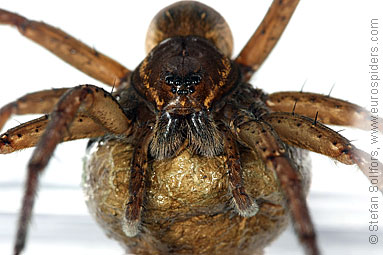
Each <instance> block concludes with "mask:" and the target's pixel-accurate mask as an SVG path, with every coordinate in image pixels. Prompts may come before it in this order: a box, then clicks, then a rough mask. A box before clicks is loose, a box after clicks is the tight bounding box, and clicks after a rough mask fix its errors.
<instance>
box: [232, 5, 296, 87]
mask: <svg viewBox="0 0 383 255" xmlns="http://www.w3.org/2000/svg"><path fill="white" fill-rule="evenodd" d="M298 2H299V0H274V1H273V3H272V4H271V6H270V8H269V10H268V12H267V14H266V16H265V17H264V18H263V20H262V23H261V24H260V25H259V26H258V28H257V30H256V31H255V32H254V34H253V35H252V36H251V38H250V40H249V41H248V42H247V44H246V45H245V47H244V48H243V49H242V50H241V52H240V53H239V55H238V56H237V58H236V59H235V62H237V63H238V64H240V66H241V67H242V68H241V69H242V74H243V77H244V78H243V81H248V80H250V78H251V76H252V75H253V74H254V72H256V71H257V70H258V69H259V67H260V66H261V65H262V63H263V62H264V61H265V59H266V58H267V56H268V55H269V54H270V52H271V51H272V49H273V48H274V46H275V44H276V43H277V42H278V40H279V38H280V37H281V35H282V33H283V31H284V30H285V28H286V26H287V24H288V22H289V20H290V18H291V16H292V15H293V13H294V10H295V8H296V6H297V4H298Z"/></svg>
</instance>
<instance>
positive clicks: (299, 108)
mask: <svg viewBox="0 0 383 255" xmlns="http://www.w3.org/2000/svg"><path fill="white" fill-rule="evenodd" d="M295 5H296V3H295V2H284V1H276V2H275V3H274V4H273V6H272V7H271V8H272V10H274V11H277V12H278V11H279V12H280V13H283V15H282V16H281V17H278V15H276V16H275V17H274V19H275V20H276V21H278V22H277V24H273V23H267V24H269V26H270V27H268V26H266V28H263V29H261V30H260V32H258V34H257V33H255V35H254V36H253V37H252V39H253V40H255V41H256V42H258V43H254V42H252V41H250V42H249V44H248V45H247V46H246V47H245V48H244V50H243V51H242V53H241V54H240V55H239V56H238V57H237V58H236V59H235V60H233V61H232V60H230V59H229V57H230V52H231V40H230V36H229V35H230V34H229V32H228V31H229V30H228V28H227V27H226V25H225V23H224V21H223V19H222V18H221V17H220V16H219V15H218V14H217V13H215V12H214V11H213V10H211V9H209V8H208V7H206V6H203V5H200V4H198V3H188V2H185V3H183V4H176V5H174V6H172V7H168V9H166V10H164V11H162V12H161V13H160V14H159V15H158V16H157V17H156V18H155V21H154V22H153V23H152V24H153V25H152V26H153V27H152V28H151V30H150V31H154V32H153V34H151V35H150V34H149V36H148V38H149V40H148V43H147V44H148V51H149V55H148V57H147V58H146V59H145V60H144V61H143V62H142V63H141V64H140V65H139V66H138V67H137V68H136V69H135V70H134V71H133V72H130V71H129V70H128V69H126V68H124V67H122V66H121V65H119V64H118V63H115V62H114V61H112V60H110V59H108V58H106V57H105V56H104V55H102V54H100V53H98V52H94V51H93V50H92V49H90V48H85V50H84V52H81V50H80V46H83V45H82V44H81V43H80V42H78V41H76V40H74V39H73V38H69V37H67V35H62V34H60V33H59V31H57V30H56V29H54V28H51V27H46V26H45V25H43V24H41V23H33V22H29V21H27V20H25V19H24V18H23V17H20V16H17V15H15V14H12V13H8V12H6V11H2V12H0V21H1V22H2V23H9V24H13V25H16V26H18V27H19V28H20V30H21V32H25V33H26V35H27V36H29V37H32V38H33V31H43V35H44V34H45V32H47V31H48V30H49V32H51V31H53V32H54V36H57V37H58V40H57V38H55V39H56V40H57V41H54V40H51V41H50V42H48V44H47V45H44V42H43V41H40V42H39V43H40V44H43V46H45V47H47V48H50V46H54V45H50V44H51V43H52V44H54V43H59V44H60V45H63V46H66V47H63V48H64V49H59V50H58V52H54V53H55V54H57V55H59V56H60V57H62V58H63V59H65V60H66V61H68V62H70V63H71V64H72V65H74V66H76V67H78V68H80V69H81V70H83V71H84V72H86V73H88V74H90V75H93V76H95V77H96V78H97V79H99V80H101V81H103V82H105V83H107V84H109V85H115V87H116V89H117V91H116V92H114V93H113V94H110V93H108V92H106V91H104V90H102V89H100V88H97V87H95V86H92V85H84V86H78V87H75V88H73V89H60V90H55V91H43V92H37V93H34V94H30V95H28V96H26V97H24V98H22V99H21V100H19V101H16V102H13V103H10V104H9V105H7V106H5V107H3V108H2V110H1V116H0V117H1V118H0V120H1V122H5V121H6V120H7V119H8V118H9V116H10V115H11V114H24V113H30V112H33V113H46V114H49V115H47V116H44V117H42V118H40V119H37V120H34V121H31V122H28V123H26V124H23V125H21V126H19V127H16V128H14V129H11V130H9V131H8V132H6V133H4V134H3V135H2V136H1V144H0V146H1V152H2V153H9V152H12V151H14V150H18V149H22V148H26V147H31V146H34V145H36V144H37V140H38V139H40V142H39V143H38V144H37V148H36V151H35V153H34V156H33V157H32V160H31V162H30V164H29V168H28V171H29V178H28V181H27V192H26V195H25V199H24V202H23V210H22V214H21V217H20V223H19V231H18V238H17V242H16V246H15V253H16V254H18V253H19V252H20V251H21V249H22V248H23V245H24V242H25V240H24V237H25V233H26V228H27V226H28V222H29V220H30V217H31V208H32V204H33V201H34V193H35V189H36V185H37V177H38V175H39V174H38V173H39V172H40V171H41V170H42V169H44V167H45V165H46V163H47V161H48V159H49V157H50V155H51V154H52V152H53V150H54V148H55V146H56V145H57V143H59V142H61V141H67V140H72V139H80V138H92V142H91V143H90V147H92V146H93V147H97V149H98V150H97V151H96V152H94V153H93V154H92V156H91V158H90V159H89V161H88V164H87V168H86V173H87V174H88V183H87V185H88V190H87V192H88V194H90V197H92V198H94V200H93V201H88V203H89V206H90V209H91V211H93V212H94V214H95V216H96V218H97V220H98V221H99V222H101V224H102V225H103V226H104V228H105V229H106V230H107V231H108V232H109V233H113V234H112V235H113V237H114V238H116V239H117V240H119V241H120V242H123V243H124V244H125V245H126V246H127V247H129V248H131V249H132V251H133V252H135V253H142V254H145V253H155V252H161V253H172V252H173V253H181V252H184V253H202V252H207V253H209V254H212V253H220V254H222V253H223V252H227V253H229V254H232V253H239V252H242V253H254V252H258V253H260V252H261V251H262V249H263V246H260V245H259V243H264V244H263V245H265V243H268V242H270V241H271V240H272V239H273V238H274V237H275V236H276V235H277V234H278V233H279V232H280V228H281V226H280V225H285V223H286V217H287V216H286V215H287V209H286V208H289V209H290V211H291V215H292V217H293V220H294V221H295V223H296V225H295V226H296V231H297V234H298V236H299V237H300V239H301V241H302V243H303V244H304V246H305V247H306V248H307V253H309V254H318V248H317V246H316V241H315V234H314V230H313V228H312V224H311V221H310V217H309V215H308V210H307V207H306V204H305V193H306V189H307V185H306V182H307V177H306V176H305V173H306V171H307V169H306V168H305V165H304V162H303V161H305V155H304V154H305V153H304V152H303V151H302V150H300V149H298V148H303V149H307V150H312V151H316V152H319V153H322V154H325V155H327V156H330V157H333V158H335V159H337V160H339V161H341V162H343V163H347V164H357V165H358V166H359V167H360V168H361V169H362V170H364V171H365V170H366V167H368V160H369V158H368V156H367V155H366V154H365V153H363V152H362V151H360V150H358V149H356V148H355V147H353V146H352V145H351V143H350V142H349V141H348V140H347V139H345V138H344V137H342V136H341V135H339V134H338V133H336V132H334V131H332V130H330V129H328V128H326V127H325V126H324V125H322V124H321V123H325V124H338V125H350V126H356V127H359V128H365V127H364V124H363V123H364V122H365V121H366V120H367V119H368V117H369V115H368V113H367V112H366V111H364V110H363V109H361V108H359V107H357V106H355V105H352V104H350V103H347V102H344V101H341V100H337V99H332V98H327V97H324V96H321V95H316V94H310V93H300V92H294V93H291V94H289V93H274V94H271V95H267V94H265V93H264V92H262V91H260V90H257V89H254V88H252V87H251V86H250V85H249V84H247V83H246V81H247V80H248V79H249V78H250V77H251V75H252V74H253V72H254V71H255V70H256V69H257V68H258V67H259V65H260V64H262V62H263V60H264V58H265V57H266V56H267V54H268V52H269V51H270V50H271V49H272V47H273V44H271V45H267V46H266V49H265V51H266V52H267V53H266V55H265V56H260V53H258V52H260V51H257V50H256V47H258V46H257V45H262V44H259V42H263V41H267V42H271V41H275V37H279V35H280V33H281V31H282V30H283V28H284V26H285V25H286V24H287V21H288V19H289V16H290V15H291V14H292V12H293V10H294V8H295ZM180 13H182V15H181V14H180ZM177 15H179V16H177ZM193 15H194V16H193ZM273 15H275V13H274V14H273V12H270V14H269V15H267V16H266V18H265V20H267V19H273ZM169 17H171V19H173V20H177V21H180V22H174V24H177V26H178V27H172V25H173V23H169V21H167V19H169ZM182 17H192V19H191V20H195V21H196V23H195V24H201V23H203V22H202V21H206V24H207V25H206V26H205V27H204V26H201V27H198V26H196V25H195V24H194V25H195V27H196V28H194V27H193V26H191V24H190V23H185V22H182V21H183V18H182ZM209 18H211V20H208V19H209ZM171 19H170V20H171ZM188 22H189V20H188ZM203 24H204V23H203ZM222 25H223V26H222ZM177 28H178V30H177ZM40 29H41V30H40ZM194 29H196V30H194ZM44 31H45V32H44ZM158 31H160V32H158ZM270 31H273V32H270ZM29 32H30V33H31V34H28V33H29ZM268 33H270V34H268ZM273 33H276V34H273ZM212 34H213V37H211V35H212ZM259 34H262V35H265V34H266V35H267V36H263V37H262V36H260V35H259ZM207 35H209V36H207ZM214 35H215V36H216V37H214ZM222 35H224V36H222ZM46 36H48V37H49V36H50V35H48V33H46ZM60 36H61V37H60ZM271 38H274V39H271ZM35 39H36V40H37V41H38V40H39V38H35ZM60 39H62V40H60ZM257 40H258V41H257ZM77 47H78V48H77ZM53 48H54V47H52V48H51V50H53V51H54V49H53ZM68 49H69V52H70V54H68V51H67V50H68ZM265 51H262V52H265ZM75 52H77V53H78V54H74V53H75ZM81 54H83V55H81ZM80 55H81V57H82V56H85V57H86V58H88V59H89V60H90V61H89V65H85V66H84V65H83V64H82V63H79V58H78V57H79V56H80ZM100 56H101V57H100ZM97 61H98V62H97ZM95 62H97V64H100V65H101V66H102V67H104V68H106V69H107V70H108V72H104V73H103V72H101V71H100V70H99V69H98V66H97V65H92V64H94V63H95ZM34 97H47V98H49V99H50V100H51V101H49V102H43V103H42V104H41V107H40V108H39V107H37V108H34V109H30V108H28V109H21V107H20V105H21V104H20V102H23V103H25V102H27V103H28V100H31V101H33V98H34ZM117 99H118V100H117ZM313 99H314V100H313ZM55 105H56V106H55ZM324 108H325V109H326V110H323V109H324ZM339 108H342V109H344V111H343V112H342V113H339V112H337V111H335V109H339ZM292 109H294V111H293V112H292ZM318 112H319V113H320V114H317V113H318ZM322 113H323V114H322ZM303 115H304V116H303ZM305 116H308V117H305ZM333 116H335V118H334V117H333ZM355 118H357V119H359V120H360V122H359V123H356V122H354V120H355ZM36 127H38V128H39V129H43V130H44V129H45V133H44V135H43V136H42V137H41V138H40V134H38V135H36V134H35V133H36V132H35V133H33V134H32V132H31V130H35V128H36ZM302 130H304V132H301V131H302ZM100 137H101V138H100ZM295 147H298V148H295ZM110 152H112V153H110ZM108 153H109V155H107V154H108ZM108 157H109V158H108ZM107 159H108V160H107ZM110 159H112V161H113V162H114V163H115V164H114V165H115V167H111V166H110V165H108V164H107V163H105V161H109V160H110ZM180 159H184V160H185V159H187V160H188V162H189V163H188V165H191V164H192V162H193V163H194V164H199V163H200V164H202V162H204V161H206V162H207V163H206V162H205V164H206V165H215V166H216V168H212V167H208V166H206V167H204V173H203V174H202V175H201V176H200V177H199V175H196V176H194V177H193V178H194V179H195V178H197V179H198V181H200V179H201V180H204V179H207V180H209V181H208V182H207V183H209V184H216V185H217V187H221V188H220V189H214V188H212V189H211V190H210V192H211V193H210V194H214V195H215V196H214V200H213V201H214V202H212V200H211V199H212V198H209V197H208V198H206V197H204V196H202V195H201V193H198V194H196V195H195V196H193V195H192V194H190V201H186V202H184V203H179V202H178V201H177V202H173V201H171V200H172V199H175V198H181V197H177V196H176V197H171V196H170V195H169V194H167V197H166V196H165V195H163V190H161V187H159V186H161V184H166V185H168V184H169V183H168V182H167V181H166V180H165V181H163V180H161V181H159V179H160V176H161V174H163V173H164V172H171V173H170V176H172V174H173V173H172V170H166V169H167V166H168V168H170V169H171V168H172V167H173V168H174V167H176V168H179V167H180V165H179V164H178V163H177V160H180ZM127 162H129V163H127ZM253 162H256V163H257V164H258V165H256V166H254V165H252V164H254V163H253ZM120 168H121V169H125V170H124V171H121V169H120ZM101 169H103V170H105V172H104V173H102V174H103V175H107V179H102V176H99V175H101V173H100V171H101ZM219 169H221V171H222V169H223V172H219ZM379 171H380V173H381V172H382V171H381V169H380V170H379ZM212 173H214V174H218V173H220V174H222V173H225V174H222V176H221V180H220V181H221V182H219V183H218V184H217V183H214V182H212V179H213V178H211V175H212ZM251 173H255V175H258V176H257V177H258V178H255V177H254V176H251ZM209 174H210V176H209ZM267 174H269V175H267ZM108 175H109V176H108ZM165 176H166V174H165ZM259 176H264V177H265V178H264V179H263V180H259ZM96 177H97V178H96ZM168 177H169V176H168ZM261 179H262V178H261ZM94 180H97V182H94ZM258 181H259V182H260V183H258ZM104 182H111V183H112V184H113V185H112V187H109V189H112V188H113V187H114V188H116V187H117V188H118V190H117V189H116V190H112V191H107V192H115V196H114V198H107V197H105V194H102V192H100V190H101V189H104V188H105V187H103V186H102V184H103V183H104ZM184 184H185V186H188V185H189V186H191V187H193V185H196V183H193V182H191V181H186V182H185V183H184ZM203 184H204V183H202V184H200V185H201V186H203ZM205 184H206V183H205ZM255 184H257V185H258V186H255V187H254V185H255ZM156 185H157V186H158V187H156ZM166 185H165V186H166ZM268 185H270V186H268ZM222 187H223V188H222ZM379 188H380V189H381V183H379ZM105 189H106V188H105ZM195 189H197V190H198V187H197V186H195ZM267 189H269V190H267ZM105 192H106V191H105ZM107 192H106V193H107ZM172 192H173V193H176V189H174V190H172ZM160 194H161V196H162V198H161V199H162V200H160V199H159V197H160ZM177 195H180V196H181V195H182V192H180V193H179V194H177ZM164 196H165V197H166V198H165V199H164V198H163V197H164ZM197 198H198V199H197ZM105 199H110V200H111V202H119V204H118V206H116V205H115V204H114V205H113V206H111V205H101V203H100V201H101V200H102V201H105ZM182 199H184V198H182ZM203 199H205V200H203ZM166 200H168V201H166ZM111 204H112V203H111ZM159 205H161V206H159ZM97 208H98V209H97ZM100 208H101V209H100ZM186 209H187V210H186ZM282 211H283V213H281V212H282ZM268 213H269V214H270V215H272V216H273V217H270V219H269V221H268V219H267V217H265V214H268ZM110 216H113V217H114V218H112V219H111V218H110ZM271 218H273V219H272V220H271ZM228 219H230V222H228ZM275 219H277V220H275ZM213 222H216V223H217V222H219V223H218V224H216V225H219V224H221V226H216V225H213V227H212V228H209V227H210V226H211V225H212V223H213ZM224 222H226V223H224ZM238 222H246V225H247V227H248V228H249V229H255V228H256V227H257V226H260V227H261V228H262V227H264V226H266V225H267V226H268V227H267V228H265V229H266V230H265V232H262V231H261V232H256V231H255V232H252V233H250V234H251V235H249V236H244V237H242V238H243V239H236V238H234V233H229V232H228V235H227V238H228V240H231V242H229V243H227V245H226V246H225V245H223V246H220V245H221V244H222V243H226V241H227V240H224V239H223V240H219V238H217V239H216V241H213V240H212V241H207V242H201V240H199V238H201V236H202V234H203V233H204V232H205V233H207V232H209V231H212V230H216V231H218V230H219V229H220V228H221V229H222V228H228V227H229V226H230V227H231V228H232V226H233V225H239V224H238ZM190 223H193V225H195V227H196V228H194V227H191V226H189V227H186V226H187V225H188V224H189V225H190ZM272 223H273V224H272ZM185 224H186V225H185ZM225 224H228V225H225ZM262 224H264V225H262ZM278 224H279V225H278ZM179 229H182V230H183V231H184V232H185V233H187V234H184V235H183V236H178V238H175V237H176V236H175V234H177V233H178V232H177V231H178V230H179ZM201 229H203V230H201ZM189 232H191V233H194V234H195V235H191V234H190V233H189ZM265 233H269V237H267V238H265V239H262V240H260V239H258V240H257V239H256V238H255V237H257V235H259V236H262V235H263V234H265ZM189 234H190V237H189V236H188V235H189ZM199 234H201V235H200V236H199ZM180 237H183V238H184V240H181V239H182V238H181V239H180ZM138 240H139V241H138ZM192 240H194V241H192ZM197 241H198V242H201V244H200V245H193V244H196V243H194V242H197ZM182 242H183V243H182ZM215 242H219V244H220V245H218V244H217V243H215ZM242 242H245V243H247V242H249V244H248V245H246V246H242V247H240V249H241V250H238V249H239V248H238V243H242ZM219 249H221V250H219Z"/></svg>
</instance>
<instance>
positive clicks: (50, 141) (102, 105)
mask: <svg viewBox="0 0 383 255" xmlns="http://www.w3.org/2000/svg"><path fill="white" fill-rule="evenodd" d="M81 112H84V113H86V115H87V116H89V117H90V118H91V119H92V120H93V121H94V123H96V124H98V125H100V126H102V127H103V128H104V129H105V130H106V131H107V132H108V133H114V134H126V135H128V134H129V132H130V124H131V120H130V119H129V118H128V117H127V116H126V115H125V113H124V112H123V110H122V109H121V107H120V105H119V104H118V103H117V102H116V101H115V100H114V98H113V97H112V96H111V95H110V94H109V93H108V92H106V91H104V90H103V89H101V88H98V87H95V86H91V85H82V86H77V87H75V88H73V89H70V90H68V91H67V92H66V93H65V94H64V95H63V96H62V98H61V99H60V100H59V102H58V103H57V105H56V107H55V108H54V110H53V112H52V113H51V115H50V120H49V123H48V125H47V126H46V128H45V132H44V133H43V135H42V136H41V138H40V140H39V142H38V143H37V145H36V149H35V150H34V152H33V154H32V158H31V160H30V161H29V163H28V173H27V181H26V186H25V191H24V197H23V202H22V208H21V213H20V217H19V221H18V230H17V234H16V242H15V247H14V254H20V253H21V251H22V250H23V249H24V246H25V240H26V236H27V232H28V225H29V222H30V220H31V216H32V208H33V204H34V201H35V195H36V190H37V187H38V181H39V176H40V174H41V172H42V171H43V170H44V168H45V167H46V165H47V164H48V161H49V159H50V158H51V156H52V154H53V151H54V150H55V148H56V146H57V144H58V143H60V142H61V141H62V140H63V138H64V137H65V135H64V134H66V133H67V132H68V130H70V127H71V125H72V123H73V121H74V120H75V118H76V116H77V115H78V113H81ZM94 136H98V134H93V133H90V134H88V137H94Z"/></svg>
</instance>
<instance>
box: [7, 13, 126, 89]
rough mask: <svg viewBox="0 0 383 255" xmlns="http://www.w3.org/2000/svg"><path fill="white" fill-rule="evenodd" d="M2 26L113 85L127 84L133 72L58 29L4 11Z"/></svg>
mask: <svg viewBox="0 0 383 255" xmlns="http://www.w3.org/2000/svg"><path fill="white" fill-rule="evenodd" d="M0 24H6V25H12V26H16V27H17V28H18V30H19V32H20V33H21V34H23V35H24V36H26V37H27V38H29V39H31V40H32V41H34V42H36V43H37V44H39V45H40V46H42V47H44V48H46V49H47V50H49V51H50V52H52V53H53V54H55V55H56V56H58V57H59V58H61V59H62V60H64V61H65V62H67V63H68V64H70V65H72V66H74V67H76V68H77V69H79V70H80V71H82V72H84V73H86V74H87V75H89V76H91V77H93V78H95V79H97V80H99V81H101V82H103V83H105V84H107V85H110V86H115V87H118V86H120V85H121V84H122V83H124V82H125V81H126V79H127V77H128V75H129V73H130V70H129V69H127V68H125V67H124V66H122V65H121V64H119V63H117V62H116V61H115V60H113V59H111V58H109V57H107V56H105V55H103V54H102V53H100V52H98V51H96V50H95V49H93V48H91V47H89V46H87V45H85V44H84V43H82V42H80V41H79V40H77V39H75V38H73V37H72V36H70V35H68V34H67V33H65V32H63V31H61V30H60V29H58V28H55V27H52V26H50V25H48V24H45V23H43V22H37V21H33V20H28V19H27V18H25V17H23V16H20V15H18V14H16V13H12V12H9V11H6V10H3V9H0Z"/></svg>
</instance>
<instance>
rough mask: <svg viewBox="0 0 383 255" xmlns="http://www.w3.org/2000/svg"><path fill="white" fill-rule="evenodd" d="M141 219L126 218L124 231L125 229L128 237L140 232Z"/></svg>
mask: <svg viewBox="0 0 383 255" xmlns="http://www.w3.org/2000/svg"><path fill="white" fill-rule="evenodd" d="M139 227H140V220H129V219H127V218H124V220H123V224H122V231H124V233H125V235H126V236H128V237H135V236H137V235H138V233H139V232H140V230H139Z"/></svg>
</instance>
